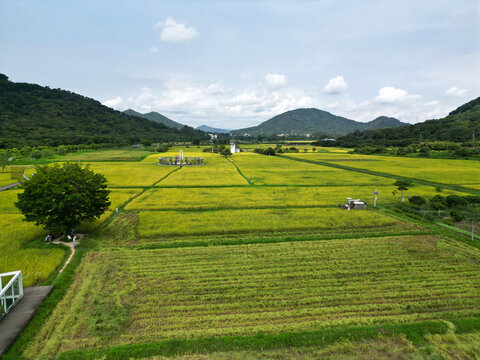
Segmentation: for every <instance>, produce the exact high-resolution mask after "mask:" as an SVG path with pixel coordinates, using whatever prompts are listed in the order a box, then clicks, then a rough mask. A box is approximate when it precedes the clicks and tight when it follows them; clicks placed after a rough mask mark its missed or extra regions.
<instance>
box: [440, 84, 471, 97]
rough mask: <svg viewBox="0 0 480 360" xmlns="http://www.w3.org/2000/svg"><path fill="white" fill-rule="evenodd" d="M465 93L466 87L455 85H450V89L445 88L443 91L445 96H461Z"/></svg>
mask: <svg viewBox="0 0 480 360" xmlns="http://www.w3.org/2000/svg"><path fill="white" fill-rule="evenodd" d="M466 93H467V90H466V89H460V88H458V87H456V86H452V87H451V88H450V89H448V90H447V92H446V93H445V94H446V95H447V96H454V97H461V96H464V95H465V94H466Z"/></svg>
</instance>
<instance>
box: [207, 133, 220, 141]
mask: <svg viewBox="0 0 480 360" xmlns="http://www.w3.org/2000/svg"><path fill="white" fill-rule="evenodd" d="M208 135H210V140H217V139H218V135H217V134H210V133H208Z"/></svg>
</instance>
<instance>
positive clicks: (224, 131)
mask: <svg viewBox="0 0 480 360" xmlns="http://www.w3.org/2000/svg"><path fill="white" fill-rule="evenodd" d="M195 130H200V131H205V132H210V133H219V134H228V133H229V132H230V129H220V128H214V127H211V126H208V125H200V126H198V127H196V128H195Z"/></svg>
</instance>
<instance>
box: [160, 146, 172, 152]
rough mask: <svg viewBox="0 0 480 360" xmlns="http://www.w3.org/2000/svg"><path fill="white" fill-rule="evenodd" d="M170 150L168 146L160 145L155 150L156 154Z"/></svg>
mask: <svg viewBox="0 0 480 360" xmlns="http://www.w3.org/2000/svg"><path fill="white" fill-rule="evenodd" d="M168 149H170V146H169V145H168V144H162V145H160V146H159V147H158V148H157V152H167V151H168Z"/></svg>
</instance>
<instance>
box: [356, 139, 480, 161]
mask: <svg viewBox="0 0 480 360" xmlns="http://www.w3.org/2000/svg"><path fill="white" fill-rule="evenodd" d="M435 152H441V155H442V156H441V157H445V156H447V157H448V156H450V157H452V158H468V157H478V156H480V148H478V147H472V145H471V144H470V143H463V144H457V143H452V142H433V143H428V142H424V143H420V144H411V145H408V146H405V147H390V148H387V147H385V146H381V145H376V146H366V145H364V146H358V147H356V148H354V149H353V151H352V153H354V154H364V155H373V154H385V155H400V156H406V155H415V156H419V157H432V156H435Z"/></svg>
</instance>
